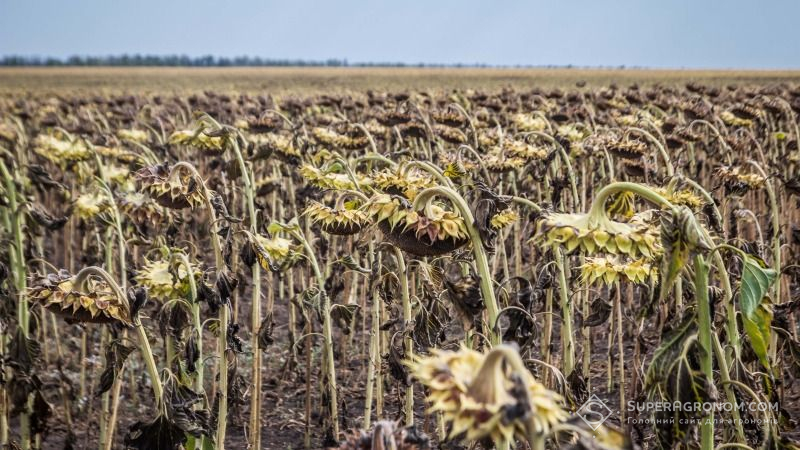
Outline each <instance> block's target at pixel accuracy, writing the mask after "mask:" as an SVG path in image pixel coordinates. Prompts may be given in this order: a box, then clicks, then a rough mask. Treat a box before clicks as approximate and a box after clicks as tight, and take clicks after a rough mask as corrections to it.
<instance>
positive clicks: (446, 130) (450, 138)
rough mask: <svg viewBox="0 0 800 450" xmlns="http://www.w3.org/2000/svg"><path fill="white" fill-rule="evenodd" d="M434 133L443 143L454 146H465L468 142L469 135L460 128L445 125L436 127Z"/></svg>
mask: <svg viewBox="0 0 800 450" xmlns="http://www.w3.org/2000/svg"><path fill="white" fill-rule="evenodd" d="M433 132H434V133H436V135H437V136H439V137H440V138H441V139H442V140H443V141H445V142H448V143H450V144H454V145H460V144H465V143H466V142H467V135H466V134H464V132H463V131H461V130H459V129H458V128H450V127H447V126H444V125H438V124H437V125H434V126H433Z"/></svg>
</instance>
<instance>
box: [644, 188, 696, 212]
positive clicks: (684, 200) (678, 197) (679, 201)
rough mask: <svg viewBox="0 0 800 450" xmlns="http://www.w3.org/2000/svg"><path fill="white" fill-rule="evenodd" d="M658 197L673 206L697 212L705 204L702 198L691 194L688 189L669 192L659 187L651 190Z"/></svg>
mask: <svg viewBox="0 0 800 450" xmlns="http://www.w3.org/2000/svg"><path fill="white" fill-rule="evenodd" d="M652 189H653V191H655V192H656V193H657V194H658V195H660V196H662V197H664V198H665V199H667V200H668V201H669V202H670V203H672V204H673V205H685V206H688V207H690V208H692V210H694V211H699V210H701V209H702V208H703V206H704V205H705V204H706V202H705V200H703V198H702V197H700V196H699V195H697V194H695V193H694V192H692V191H691V190H690V189H678V190H674V191H669V190H668V189H665V188H661V187H654V188H652Z"/></svg>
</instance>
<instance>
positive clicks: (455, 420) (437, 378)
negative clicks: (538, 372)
mask: <svg viewBox="0 0 800 450" xmlns="http://www.w3.org/2000/svg"><path fill="white" fill-rule="evenodd" d="M407 364H408V365H409V367H410V369H411V374H412V376H413V377H414V378H416V379H417V380H418V381H419V382H420V383H422V384H423V385H425V387H427V388H428V391H429V395H428V402H429V403H430V408H429V411H431V412H439V413H441V414H442V416H443V418H444V420H445V421H446V422H448V423H449V424H450V425H451V432H450V436H449V438H450V439H453V438H458V437H462V438H464V439H466V440H468V441H475V440H479V439H485V438H488V439H491V440H492V441H493V442H494V443H495V445H496V446H498V448H500V446H502V445H503V444H505V443H509V442H513V440H514V439H515V437H517V438H521V439H523V440H527V439H529V438H531V437H543V436H546V435H547V434H548V433H549V432H550V431H551V430H552V428H553V426H554V425H556V424H558V423H560V422H562V421H564V420H566V419H567V417H568V414H567V412H566V411H565V410H564V409H563V408H562V406H561V403H562V398H561V397H560V396H559V395H558V394H557V393H555V392H552V391H550V390H548V389H547V388H545V387H544V386H543V385H542V384H541V383H539V382H538V381H536V380H535V379H534V378H533V376H532V375H531V373H530V372H529V371H528V370H527V368H525V367H524V365H523V363H522V360H521V359H520V357H519V354H518V353H517V352H516V350H514V349H512V348H511V347H509V346H504V345H500V346H497V347H495V348H493V349H492V350H491V351H489V352H488V353H486V354H482V353H479V352H476V351H474V350H471V349H467V348H462V349H461V350H459V351H457V352H453V351H445V350H440V349H433V350H432V353H431V355H430V356H418V357H416V358H415V359H414V360H413V361H410V362H408V363H407Z"/></svg>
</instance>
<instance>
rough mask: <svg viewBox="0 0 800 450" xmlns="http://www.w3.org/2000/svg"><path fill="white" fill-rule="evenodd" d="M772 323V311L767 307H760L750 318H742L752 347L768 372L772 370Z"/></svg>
mask: <svg viewBox="0 0 800 450" xmlns="http://www.w3.org/2000/svg"><path fill="white" fill-rule="evenodd" d="M771 322H772V310H771V309H770V308H769V307H768V306H767V305H761V306H759V308H758V309H756V311H755V313H753V315H752V316H750V317H748V316H742V323H743V324H744V329H745V331H746V332H747V336H748V337H749V338H750V346H751V347H752V348H753V351H754V352H755V354H756V355H757V356H758V360H759V361H761V364H762V365H763V366H764V368H766V369H767V370H769V369H770V364H769V356H768V352H769V340H770V323H771Z"/></svg>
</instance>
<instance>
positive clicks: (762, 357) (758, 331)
mask: <svg viewBox="0 0 800 450" xmlns="http://www.w3.org/2000/svg"><path fill="white" fill-rule="evenodd" d="M777 277H778V274H777V272H775V271H774V270H772V269H770V268H768V267H767V265H766V264H765V263H764V261H763V260H761V259H760V258H757V257H755V256H752V255H745V256H744V260H743V267H742V280H741V283H740V285H739V308H740V309H741V311H742V323H743V324H744V329H745V331H746V332H747V336H748V337H749V338H750V345H751V346H752V347H753V351H755V353H756V355H757V356H758V360H759V361H761V364H762V365H763V366H764V367H765V368H767V369H769V368H770V364H769V357H768V356H767V352H768V347H769V340H770V323H771V322H772V309H771V308H770V305H769V299H767V298H766V295H767V292H768V291H769V288H770V286H772V283H774V282H775V280H776V279H777Z"/></svg>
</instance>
